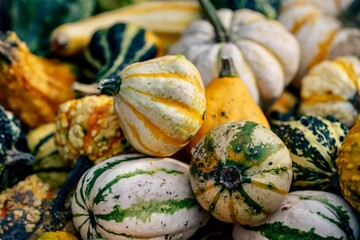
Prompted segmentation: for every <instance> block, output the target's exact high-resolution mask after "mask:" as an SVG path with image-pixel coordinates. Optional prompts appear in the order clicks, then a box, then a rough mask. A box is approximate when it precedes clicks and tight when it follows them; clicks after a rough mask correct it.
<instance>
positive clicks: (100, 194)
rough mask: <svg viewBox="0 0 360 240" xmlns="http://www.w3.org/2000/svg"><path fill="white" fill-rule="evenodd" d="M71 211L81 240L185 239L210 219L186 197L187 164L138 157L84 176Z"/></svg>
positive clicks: (122, 158)
mask: <svg viewBox="0 0 360 240" xmlns="http://www.w3.org/2000/svg"><path fill="white" fill-rule="evenodd" d="M71 206H72V213H73V216H74V218H73V221H74V224H75V227H76V228H77V229H78V231H79V232H80V234H81V236H82V238H83V239H92V238H106V239H188V238H189V237H190V236H191V235H193V234H194V233H195V232H196V231H197V230H198V229H199V228H200V227H201V226H203V225H204V224H206V222H207V221H208V220H209V216H210V215H209V214H208V213H207V212H206V211H204V210H202V209H201V207H200V205H199V204H198V203H197V201H196V199H195V197H194V195H193V193H192V190H191V186H190V182H189V166H188V165H187V164H185V163H183V162H180V161H178V160H175V159H172V158H152V157H147V156H144V155H140V154H129V155H119V156H116V157H113V158H110V159H108V160H106V161H104V162H102V163H99V164H97V165H95V166H94V167H93V168H91V169H90V170H89V171H87V172H86V173H85V174H84V175H83V176H82V178H81V179H80V181H79V184H78V186H77V189H76V192H75V194H74V196H73V200H72V205H71Z"/></svg>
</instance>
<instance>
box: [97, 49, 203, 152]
mask: <svg viewBox="0 0 360 240" xmlns="http://www.w3.org/2000/svg"><path fill="white" fill-rule="evenodd" d="M98 88H99V89H100V90H101V91H102V92H103V93H108V94H109V93H110V94H112V95H114V97H115V100H114V105H115V111H116V113H117V114H118V119H119V121H120V125H121V127H122V129H123V131H124V134H125V137H126V139H127V140H128V141H129V143H130V144H131V146H133V147H134V148H135V149H136V150H137V151H139V152H141V153H144V154H147V155H151V156H170V155H172V154H174V153H176V152H177V151H179V150H180V149H181V148H183V147H184V146H185V145H186V144H187V143H188V142H189V141H190V140H191V139H192V138H193V137H194V135H195V134H196V132H197V131H198V130H199V129H200V127H201V125H202V123H203V120H204V117H205V110H206V104H205V89H204V85H203V82H202V80H201V76H200V74H199V71H198V70H197V69H196V67H195V66H194V65H193V64H192V63H191V62H190V61H188V60H187V59H186V58H185V57H184V56H181V55H175V56H172V55H168V56H163V57H158V58H155V59H151V60H147V61H144V62H139V63H133V64H131V65H128V66H127V67H125V68H124V69H123V70H122V71H120V72H119V73H118V74H117V76H116V77H113V78H108V79H103V80H101V81H100V82H99V84H98Z"/></svg>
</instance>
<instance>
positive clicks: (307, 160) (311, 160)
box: [270, 113, 348, 191]
mask: <svg viewBox="0 0 360 240" xmlns="http://www.w3.org/2000/svg"><path fill="white" fill-rule="evenodd" d="M270 125H271V129H272V131H273V132H275V133H276V134H277V135H278V136H279V137H280V138H281V139H282V141H283V142H284V143H285V145H286V146H287V148H288V149H289V151H290V156H291V159H292V162H293V164H292V166H293V172H294V175H293V181H292V184H291V188H292V190H331V191H333V190H335V191H336V190H337V189H338V188H339V183H338V178H337V169H336V166H335V159H336V157H337V150H338V149H339V147H340V146H341V143H342V142H343V140H344V137H345V135H346V133H347V132H348V130H347V127H346V125H345V124H344V123H343V122H341V121H339V120H337V119H335V118H334V117H332V116H328V117H319V116H312V115H297V116H292V115H287V114H280V113H277V114H276V113H274V114H272V116H271V118H270Z"/></svg>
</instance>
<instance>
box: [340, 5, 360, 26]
mask: <svg viewBox="0 0 360 240" xmlns="http://www.w3.org/2000/svg"><path fill="white" fill-rule="evenodd" d="M338 18H339V20H340V21H341V22H342V23H343V25H344V26H345V27H359V26H360V0H354V1H353V2H352V3H351V4H350V5H349V6H348V7H347V9H345V10H344V11H343V12H342V13H340V15H339V17H338Z"/></svg>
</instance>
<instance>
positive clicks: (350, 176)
mask: <svg viewBox="0 0 360 240" xmlns="http://www.w3.org/2000/svg"><path fill="white" fill-rule="evenodd" d="M359 146H360V122H358V123H357V124H356V125H354V127H352V128H351V129H350V131H349V132H348V134H346V136H345V139H344V141H343V143H342V145H341V147H340V149H339V151H338V157H337V159H336V166H337V168H338V175H339V181H340V187H341V189H342V195H343V197H344V198H345V199H346V200H347V201H348V202H349V203H350V205H351V206H352V207H353V208H354V209H355V210H356V211H357V212H358V213H360V147H359Z"/></svg>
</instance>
